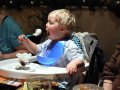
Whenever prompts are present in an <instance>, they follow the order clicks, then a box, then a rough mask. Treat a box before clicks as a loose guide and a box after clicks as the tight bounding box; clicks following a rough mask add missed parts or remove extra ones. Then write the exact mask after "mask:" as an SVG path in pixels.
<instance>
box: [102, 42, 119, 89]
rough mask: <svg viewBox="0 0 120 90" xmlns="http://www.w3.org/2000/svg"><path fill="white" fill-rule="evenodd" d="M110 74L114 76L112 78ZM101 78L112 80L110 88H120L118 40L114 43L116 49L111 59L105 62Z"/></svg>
mask: <svg viewBox="0 0 120 90" xmlns="http://www.w3.org/2000/svg"><path fill="white" fill-rule="evenodd" d="M106 76H109V77H106ZM112 76H116V77H115V78H112ZM102 78H105V79H108V80H112V81H113V89H112V90H118V87H119V88H120V42H119V43H118V44H117V45H116V50H115V52H114V54H113V55H112V57H111V59H110V60H109V61H108V62H106V64H105V66H104V69H103V75H102Z"/></svg>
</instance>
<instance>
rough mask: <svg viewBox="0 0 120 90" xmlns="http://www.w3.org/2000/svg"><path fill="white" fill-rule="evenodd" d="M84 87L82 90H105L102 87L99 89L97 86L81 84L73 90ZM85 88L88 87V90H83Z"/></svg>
mask: <svg viewBox="0 0 120 90" xmlns="http://www.w3.org/2000/svg"><path fill="white" fill-rule="evenodd" d="M81 85H82V90H104V89H103V88H102V87H99V88H98V86H97V85H95V84H79V85H76V86H74V87H73V90H80V86H81ZM83 86H84V87H86V89H85V88H84V89H83Z"/></svg>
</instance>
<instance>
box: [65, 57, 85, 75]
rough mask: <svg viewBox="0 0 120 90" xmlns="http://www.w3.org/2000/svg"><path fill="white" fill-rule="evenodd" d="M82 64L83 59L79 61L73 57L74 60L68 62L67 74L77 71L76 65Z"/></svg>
mask: <svg viewBox="0 0 120 90" xmlns="http://www.w3.org/2000/svg"><path fill="white" fill-rule="evenodd" d="M83 65H84V62H83V61H81V60H79V59H75V60H72V61H71V62H70V63H68V65H67V67H66V69H67V71H68V73H69V74H73V73H75V72H77V68H78V66H83Z"/></svg>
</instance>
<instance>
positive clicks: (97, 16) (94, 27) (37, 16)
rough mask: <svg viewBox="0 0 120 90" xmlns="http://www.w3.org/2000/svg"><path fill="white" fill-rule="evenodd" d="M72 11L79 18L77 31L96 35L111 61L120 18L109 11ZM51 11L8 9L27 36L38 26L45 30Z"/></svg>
mask: <svg viewBox="0 0 120 90" xmlns="http://www.w3.org/2000/svg"><path fill="white" fill-rule="evenodd" d="M69 9H71V8H69ZM71 10H73V12H74V13H75V15H76V18H77V27H76V30H77V31H81V32H83V31H87V32H94V33H96V34H97V36H98V37H99V40H100V46H101V48H102V49H103V50H104V52H105V55H106V59H109V58H110V56H111V55H112V53H113V51H114V49H115V45H116V44H117V43H118V41H119V39H120V18H118V17H116V16H115V15H114V13H112V12H110V11H108V10H107V9H103V10H96V11H95V12H93V11H90V10H88V9H78V8H72V9H71ZM49 11H50V9H48V8H47V7H38V8H26V7H23V8H22V10H16V9H8V13H9V15H11V16H13V17H14V18H15V19H16V20H17V21H18V23H19V24H20V25H21V26H22V28H23V31H24V33H27V34H28V33H32V32H34V30H35V28H37V27H38V26H40V28H43V29H45V23H46V19H47V14H48V12H49ZM31 17H32V18H31Z"/></svg>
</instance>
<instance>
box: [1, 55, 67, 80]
mask: <svg viewBox="0 0 120 90" xmlns="http://www.w3.org/2000/svg"><path fill="white" fill-rule="evenodd" d="M32 58H34V57H32ZM31 60H32V59H31ZM33 61H34V60H33ZM18 66H20V63H19V61H18V58H14V59H8V60H2V61H0V76H5V77H10V78H17V79H27V78H29V77H31V76H40V75H41V76H47V77H48V76H49V77H50V78H52V77H53V76H54V75H56V74H66V73H67V71H66V69H65V68H59V67H50V66H43V65H40V64H37V63H29V64H27V65H26V67H29V68H30V69H29V70H18V69H16V67H18Z"/></svg>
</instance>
